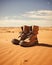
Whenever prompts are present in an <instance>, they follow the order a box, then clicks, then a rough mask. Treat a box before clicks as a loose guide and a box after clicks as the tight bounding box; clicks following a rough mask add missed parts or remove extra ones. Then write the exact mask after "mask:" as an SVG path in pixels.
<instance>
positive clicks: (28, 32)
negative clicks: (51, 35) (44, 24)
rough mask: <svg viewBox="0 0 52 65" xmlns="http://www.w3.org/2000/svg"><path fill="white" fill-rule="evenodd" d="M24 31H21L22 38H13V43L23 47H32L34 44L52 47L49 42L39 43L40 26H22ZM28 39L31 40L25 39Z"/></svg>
mask: <svg viewBox="0 0 52 65" xmlns="http://www.w3.org/2000/svg"><path fill="white" fill-rule="evenodd" d="M21 29H22V32H21V33H20V36H19V37H20V40H18V39H13V40H12V43H13V44H15V45H20V46H23V47H32V46H45V47H52V45H49V44H43V43H38V38H37V34H38V31H39V26H27V25H25V26H22V27H21ZM26 39H28V40H29V41H25V40H26Z"/></svg>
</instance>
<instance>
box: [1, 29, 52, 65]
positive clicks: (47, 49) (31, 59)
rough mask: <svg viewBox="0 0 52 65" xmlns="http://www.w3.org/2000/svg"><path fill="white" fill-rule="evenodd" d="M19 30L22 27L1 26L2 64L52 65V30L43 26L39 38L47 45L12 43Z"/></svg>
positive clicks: (41, 42)
mask: <svg viewBox="0 0 52 65" xmlns="http://www.w3.org/2000/svg"><path fill="white" fill-rule="evenodd" d="M46 29H47V28H46ZM19 31H21V29H20V28H0V65H52V47H51V45H52V30H48V29H47V30H42V28H41V29H40V30H39V34H38V40H39V44H45V45H37V46H33V47H21V46H19V45H14V44H12V43H11V40H12V39H13V38H18V36H19ZM46 44H47V45H46ZM48 44H49V45H50V46H49V45H48Z"/></svg>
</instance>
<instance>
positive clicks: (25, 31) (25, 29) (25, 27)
mask: <svg viewBox="0 0 52 65" xmlns="http://www.w3.org/2000/svg"><path fill="white" fill-rule="evenodd" d="M23 31H24V33H29V31H30V26H27V25H25V26H24V27H23Z"/></svg>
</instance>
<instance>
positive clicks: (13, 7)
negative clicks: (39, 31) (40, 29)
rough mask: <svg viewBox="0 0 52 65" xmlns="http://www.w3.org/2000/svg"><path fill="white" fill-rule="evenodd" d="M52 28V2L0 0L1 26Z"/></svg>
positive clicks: (44, 0) (41, 0)
mask: <svg viewBox="0 0 52 65" xmlns="http://www.w3.org/2000/svg"><path fill="white" fill-rule="evenodd" d="M26 24H27V25H39V26H52V0H0V26H21V25H26Z"/></svg>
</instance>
